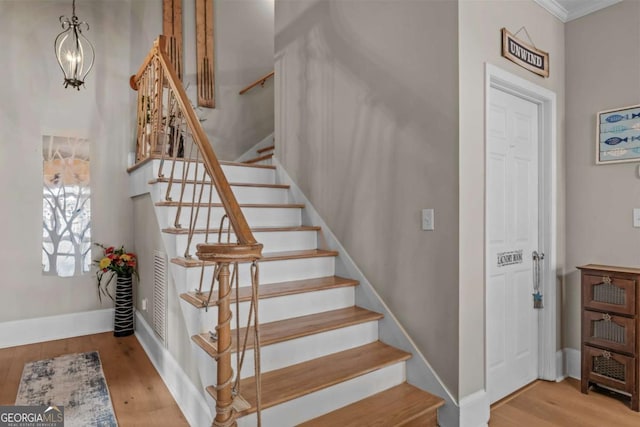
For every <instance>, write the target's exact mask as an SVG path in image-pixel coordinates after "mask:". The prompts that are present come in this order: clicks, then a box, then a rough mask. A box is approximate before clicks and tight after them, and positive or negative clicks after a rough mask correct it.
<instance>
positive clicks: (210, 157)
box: [131, 36, 258, 245]
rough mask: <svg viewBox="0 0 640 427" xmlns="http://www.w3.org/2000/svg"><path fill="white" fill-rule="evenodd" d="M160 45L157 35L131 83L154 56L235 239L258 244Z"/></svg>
mask: <svg viewBox="0 0 640 427" xmlns="http://www.w3.org/2000/svg"><path fill="white" fill-rule="evenodd" d="M163 46H166V37H165V36H159V37H158V39H157V40H156V41H155V43H154V45H153V48H152V50H151V52H149V55H147V57H146V58H145V60H144V62H143V67H141V68H140V71H138V73H137V74H136V75H135V77H132V78H131V86H132V87H134V86H135V88H136V90H137V86H138V85H137V82H138V81H139V80H140V77H141V76H142V74H143V73H144V68H145V67H146V66H148V65H149V63H150V62H151V60H152V59H153V58H154V57H157V58H158V60H159V61H160V64H161V65H162V68H163V70H164V72H165V77H166V80H167V83H168V84H169V86H170V87H171V89H172V90H173V91H174V93H175V94H176V100H177V102H178V104H179V106H180V109H181V110H182V113H183V114H184V117H185V119H186V122H187V126H189V129H190V130H191V133H192V135H193V140H194V141H195V143H196V145H197V146H198V148H199V149H200V152H201V153H202V159H203V163H204V166H205V169H206V171H207V173H208V174H209V175H210V176H211V179H212V181H213V183H214V185H215V188H216V191H217V192H218V195H219V196H220V201H221V202H222V205H223V206H224V209H225V211H226V213H227V215H228V216H229V221H230V222H231V225H232V227H233V231H234V232H235V235H236V238H237V239H238V242H239V243H240V244H243V245H258V242H257V241H256V239H255V238H254V237H253V233H252V232H251V228H250V227H249V224H247V220H246V218H245V217H244V214H243V213H242V210H241V209H240V206H239V205H238V201H237V200H236V197H235V196H234V194H233V192H232V191H231V187H230V186H229V182H228V181H227V177H226V176H225V175H224V172H223V171H222V167H221V166H220V162H219V161H218V158H217V157H216V155H215V153H214V151H213V148H212V147H211V143H210V142H209V138H207V135H206V134H205V132H204V129H202V125H201V124H200V121H199V120H198V117H197V116H196V113H195V111H194V110H193V107H192V106H191V103H190V102H189V98H188V97H187V94H186V92H185V90H184V88H183V86H182V84H181V83H180V80H179V79H178V76H177V74H176V71H175V69H174V68H173V65H171V60H170V59H169V57H168V56H167V54H166V53H165V52H164V51H163Z"/></svg>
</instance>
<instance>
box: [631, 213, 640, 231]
mask: <svg viewBox="0 0 640 427" xmlns="http://www.w3.org/2000/svg"><path fill="white" fill-rule="evenodd" d="M633 226H634V227H635V228H640V208H634V209H633Z"/></svg>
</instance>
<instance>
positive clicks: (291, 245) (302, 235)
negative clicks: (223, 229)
mask: <svg viewBox="0 0 640 427" xmlns="http://www.w3.org/2000/svg"><path fill="white" fill-rule="evenodd" d="M317 234H318V233H317V231H315V230H309V231H270V232H263V233H261V232H254V233H253V237H255V239H256V240H257V241H258V242H260V243H262V245H263V248H262V252H263V253H268V252H281V251H303V250H311V249H315V248H317V247H318V242H317ZM175 237H176V242H175V243H176V246H175V248H176V249H175V250H176V252H175V253H176V256H184V253H185V250H186V249H187V242H188V236H187V235H185V234H177V235H175ZM204 238H205V234H194V235H193V238H192V240H191V246H190V249H191V250H190V251H189V252H190V253H192V254H193V253H195V251H196V245H197V244H199V243H204ZM217 241H218V233H210V234H209V242H212V243H216V242H217ZM226 241H227V235H226V234H223V235H222V242H226ZM229 241H231V242H235V241H236V238H235V235H234V234H233V233H231V238H230V240H229Z"/></svg>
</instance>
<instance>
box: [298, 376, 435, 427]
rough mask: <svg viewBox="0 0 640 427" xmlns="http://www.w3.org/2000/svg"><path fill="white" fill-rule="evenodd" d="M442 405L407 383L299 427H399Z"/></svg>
mask: <svg viewBox="0 0 640 427" xmlns="http://www.w3.org/2000/svg"><path fill="white" fill-rule="evenodd" d="M442 405H444V400H443V399H441V398H439V397H437V396H434V395H432V394H430V393H427V392H426V391H423V390H420V389H419V388H417V387H414V386H412V385H411V384H408V383H404V384H401V385H399V386H395V387H392V388H390V389H388V390H385V391H383V392H381V393H377V394H374V395H373V396H370V397H368V398H366V399H363V400H360V401H358V402H355V403H352V404H351V405H348V406H345V407H343V408H340V409H337V410H335V411H333V412H329V413H328V414H325V415H322V416H320V417H318V418H314V419H312V420H310V421H307V422H304V423H302V424H299V425H298V427H323V426H340V427H358V426H368V427H369V426H371V427H373V426H379V427H396V426H397V427H399V426H404V425H406V424H407V423H409V422H411V421H414V420H415V419H416V418H419V417H423V416H425V415H428V414H429V413H432V412H435V411H436V410H437V409H438V408H439V407H441V406H442ZM433 425H434V426H435V424H433Z"/></svg>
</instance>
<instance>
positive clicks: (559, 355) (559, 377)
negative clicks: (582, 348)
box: [556, 350, 567, 383]
mask: <svg viewBox="0 0 640 427" xmlns="http://www.w3.org/2000/svg"><path fill="white" fill-rule="evenodd" d="M565 378H567V371H566V370H565V363H564V350H558V351H556V382H558V383H559V382H560V381H563V380H564V379H565Z"/></svg>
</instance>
